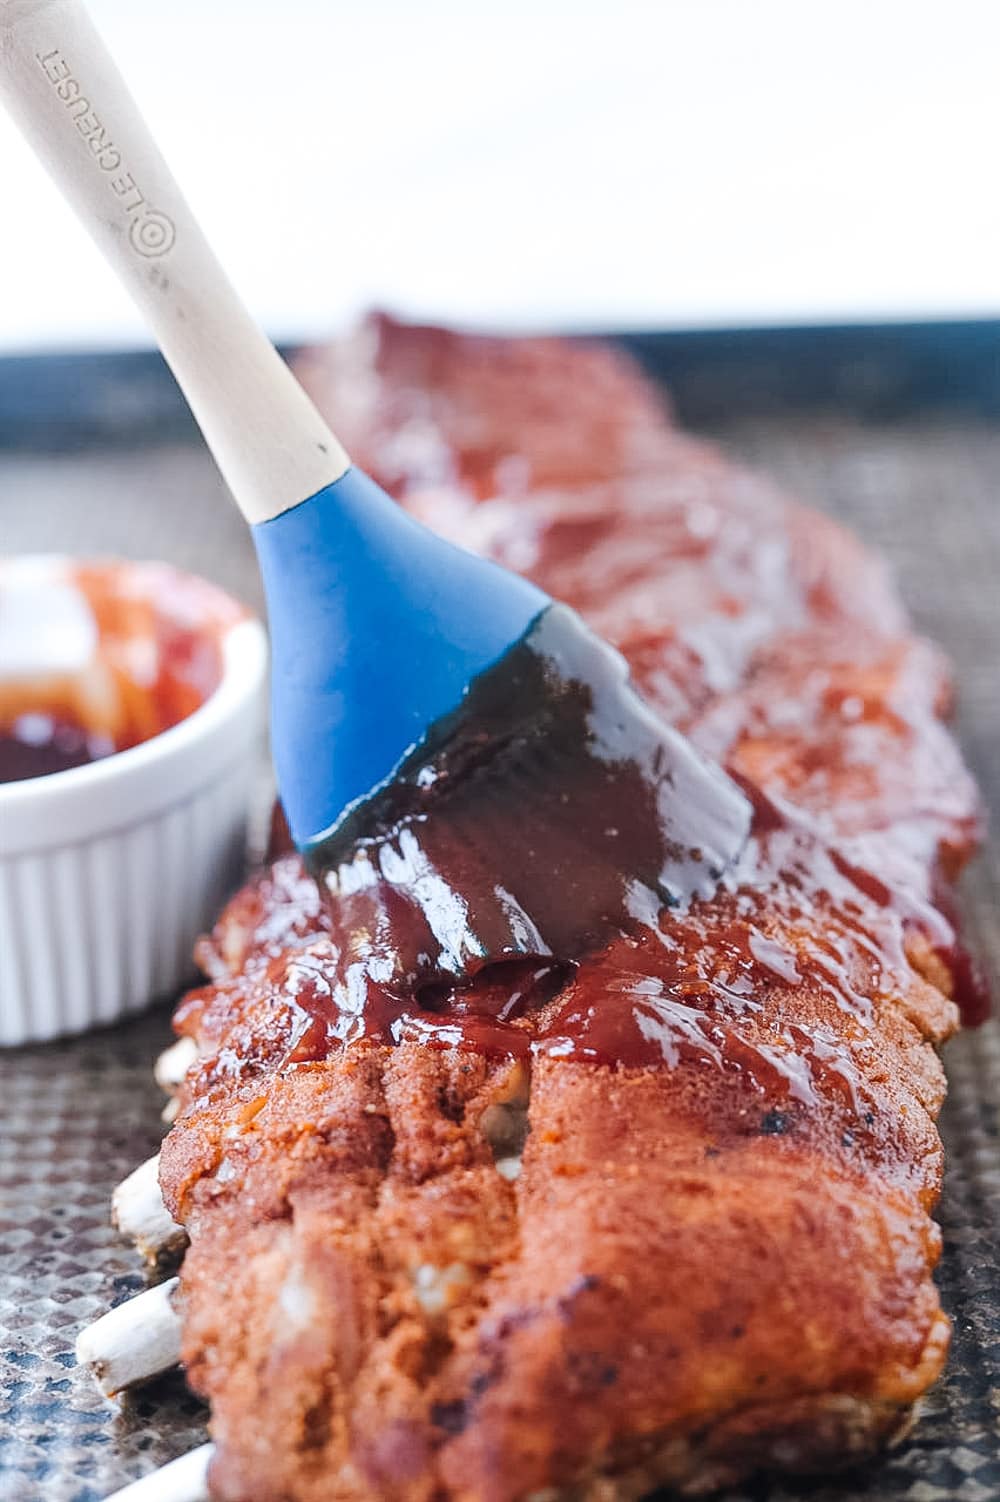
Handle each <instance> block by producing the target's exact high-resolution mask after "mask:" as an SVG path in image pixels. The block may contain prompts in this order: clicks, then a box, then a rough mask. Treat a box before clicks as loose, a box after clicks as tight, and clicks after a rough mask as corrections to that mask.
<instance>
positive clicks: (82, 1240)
mask: <svg viewBox="0 0 1000 1502" xmlns="http://www.w3.org/2000/svg"><path fill="white" fill-rule="evenodd" d="M707 431H709V432H710V433H711V434H712V435H713V436H715V437H717V438H719V439H720V440H721V441H722V442H723V443H725V444H726V446H727V447H729V448H730V449H731V450H732V451H733V452H734V453H736V454H740V455H744V456H747V457H749V458H750V459H751V460H752V461H753V462H754V463H756V464H758V465H759V466H760V467H762V468H765V469H768V470H769V471H770V472H772V473H773V474H775V475H776V476H778V477H779V478H781V479H784V480H786V481H787V482H788V483H789V485H790V487H791V488H792V489H794V490H795V491H797V492H798V494H800V495H801V496H802V497H803V498H804V499H807V500H812V501H813V502H814V503H815V504H817V505H819V506H821V507H822V508H823V509H825V510H827V511H829V512H831V513H832V514H834V515H836V516H839V517H841V518H842V519H843V520H845V521H847V522H849V523H850V524H851V525H853V526H854V527H855V528H856V529H857V530H858V531H859V532H860V533H861V534H862V535H863V536H864V537H865V538H866V539H868V540H869V541H870V542H872V543H873V544H875V545H876V546H878V547H880V548H881V549H882V550H883V551H884V552H885V553H886V554H887V555H888V556H889V557H890V558H891V559H892V561H893V562H894V564H895V566H896V569H897V572H898V574H899V577H900V582H901V584H902V588H903V593H904V595H905V597H906V599H907V601H908V603H909V605H910V608H911V610H912V612H913V614H914V616H915V618H916V620H917V622H918V625H919V626H920V628H921V629H923V630H925V631H926V632H927V633H928V634H930V635H933V636H934V637H935V638H936V639H937V640H939V641H940V642H941V643H942V644H943V645H944V646H945V647H946V649H947V650H948V651H949V653H950V654H951V656H952V658H953V659H954V661H955V663H956V665H957V670H958V678H959V684H960V693H961V697H960V714H959V734H960V738H961V740H962V744H963V747H964V749H965V752H966V755H967V757H968V759H969V761H970V763H971V764H972V767H973V770H974V771H975V773H976V775H977V777H978V779H979V781H980V785H981V786H982V788H983V792H984V796H985V799H986V802H987V805H988V806H990V805H992V807H993V808H995V809H1000V751H998V747H1000V665H998V664H1000V588H998V586H997V579H998V577H1000V428H998V427H997V426H996V425H994V424H991V423H990V422H989V421H987V420H984V419H982V418H977V417H976V416H974V415H968V416H965V417H963V416H960V415H959V416H955V415H951V416H947V417H942V416H941V415H940V414H939V415H937V416H927V415H924V414H921V413H919V412H917V413H912V414H911V415H910V416H908V417H907V418H906V419H905V420H897V421H894V422H892V423H885V422H879V423H873V422H871V421H860V420H859V421H854V420H852V421H844V420H837V419H833V418H831V417H830V416H829V415H826V414H824V413H821V412H818V411H817V412H816V413H814V414H809V413H803V412H801V411H800V412H797V413H796V415H795V416H794V417H793V418H791V417H790V418H784V419H783V418H781V417H774V418H767V419H766V420H762V419H760V418H755V419H754V420H752V421H740V420H738V419H734V420H732V421H728V422H721V421H719V420H715V421H714V422H713V423H712V424H711V425H710V426H709V427H708V429H707ZM0 504H2V511H3V524H4V547H5V549H9V550H11V551H28V550H46V551H54V550H58V551H66V552H89V553H95V552H101V551H114V552H119V553H125V554H128V555H130V556H137V557H138V556H151V555H155V556H161V557H166V558H170V559H172V560H173V561H174V562H176V563H178V564H180V565H181V566H187V567H194V568H197V569H200V571H201V572H203V573H205V574H207V575H209V576H210V577H213V578H215V579H217V580H218V581H219V582H220V583H222V584H223V585H225V586H226V587H228V588H230V589H233V590H234V591H235V592H236V593H238V594H241V595H242V596H243V597H244V598H245V599H247V600H249V601H250V602H251V603H257V600H258V594H257V583H256V574H255V567H254V562H253V555H252V550H251V548H250V544H249V541H248V539H247V537H246V534H245V531H244V529H243V527H242V524H241V523H240V522H239V520H238V518H237V516H236V514H235V510H234V509H233V508H232V507H228V506H227V504H226V502H225V500H224V498H223V497H222V495H221V486H220V483H219V481H218V478H217V476H216V475H215V472H214V470H213V468H212V466H211V464H210V462H209V461H208V459H207V458H206V457H205V456H204V454H203V453H202V452H201V451H200V450H199V449H197V448H196V447H194V446H192V445H191V444H190V443H188V442H186V441H184V440H183V438H181V437H177V438H175V439H173V440H172V441H171V442H170V443H168V444H165V445H156V444H153V445H144V446H143V447H142V448H129V447H123V446H122V445H121V444H120V443H119V444H116V445H112V446H110V447H103V446H101V447H98V448H85V449H82V450H80V451H78V452H76V453H73V454H72V455H68V454H63V455H60V456H54V455H50V454H45V453H41V452H37V451H35V452H24V451H22V452H18V453H14V452H10V451H8V452H4V451H2V450H0ZM998 833H1000V831H996V830H995V831H994V835H993V838H992V841H991V843H990V844H989V846H988V848H987V850H986V852H985V853H984V855H983V857H982V858H981V860H980V861H979V863H978V864H977V866H976V868H975V869H974V871H973V872H972V873H971V874H970V878H969V880H968V881H967V882H966V887H965V904H964V905H965V911H966V914H967V926H968V930H969V934H970V938H971V940H972V943H973V945H974V947H975V948H976V949H977V950H978V952H979V954H980V955H981V956H982V957H983V960H984V962H985V967H986V969H987V972H988V973H989V974H990V978H991V981H992V984H993V988H994V994H995V995H997V994H1000V839H998V837H997V836H998ZM169 1010H170V1009H169V1004H164V1005H161V1006H160V1007H158V1008H157V1009H155V1010H153V1011H152V1012H150V1013H149V1014H147V1015H146V1016H144V1017H142V1018H140V1019H138V1020H136V1021H131V1022H129V1023H127V1024H125V1025H122V1026H118V1027H116V1028H115V1029H114V1030H109V1031H107V1032H104V1033H94V1034H91V1035H90V1036H88V1037H86V1038H84V1039H81V1040H77V1041H71V1042H68V1043H59V1044H54V1045H49V1046H47V1047H41V1048H31V1049H25V1050H21V1051H17V1052H9V1053H6V1054H0V1497H2V1498H3V1502H34V1499H36V1498H37V1499H44V1502H96V1499H98V1498H101V1497H103V1496H104V1495H105V1494H106V1493H107V1492H109V1491H112V1490H114V1489H115V1488H116V1487H119V1486H121V1485H123V1484H125V1483H126V1482H127V1481H129V1480H132V1479H134V1478H135V1477H137V1476H139V1475H140V1474H142V1473H143V1472H145V1471H148V1470H151V1469H153V1468H154V1467H155V1466H157V1465H160V1464H162V1463H163V1462H164V1461H166V1460H169V1459H171V1458H172V1457H174V1456H175V1455H178V1454H180V1453H182V1452H183V1451H185V1450H187V1449H189V1448H191V1447H192V1446H193V1445H195V1444H197V1443H199V1442H200V1441H201V1440H202V1439H203V1438H204V1412H203V1409H202V1408H201V1406H200V1405H199V1404H198V1403H197V1401H196V1400H195V1399H193V1398H192V1397H191V1396H190V1395H189V1394H187V1393H186V1391H185V1389H184V1387H183V1383H182V1382H181V1381H180V1379H179V1378H177V1377H172V1378H168V1379H164V1380H162V1381H160V1382H157V1383H156V1384H152V1385H150V1386H148V1387H147V1388H145V1389H143V1390H142V1392H141V1393H140V1394H138V1395H137V1396H135V1397H133V1398H132V1399H130V1400H129V1401H128V1402H126V1403H125V1404H124V1405H123V1406H122V1407H121V1408H118V1407H117V1406H116V1405H113V1404H110V1403H107V1402H105V1401H104V1400H103V1399H102V1398H101V1397H100V1396H99V1394H98V1392H97V1390H96V1387H95V1386H94V1385H93V1383H92V1381H91V1380H90V1378H89V1377H86V1376H84V1375H83V1374H80V1373H77V1372H76V1371H75V1370H74V1366H73V1354H72V1352H73V1342H74V1339H75V1336H76V1334H77V1331H78V1330H79V1329H80V1327H81V1326H82V1325H83V1324H85V1323H87V1322H88V1321H89V1320H91V1319H94V1318H95V1317H96V1316H97V1315H99V1314H101V1313H102V1312H103V1311H104V1310H105V1309H106V1308H108V1307H109V1306H110V1305H111V1304H114V1303H117V1302H119V1301H121V1300H122V1299H124V1298H127V1297H128V1296H129V1295H131V1294H132V1293H134V1292H136V1291H137V1290H138V1289H139V1288H140V1287H142V1285H143V1278H142V1274H141V1269H140V1265H139V1261H138V1258H137V1257H136V1256H135V1254H134V1253H132V1252H131V1251H130V1250H129V1249H128V1248H127V1247H126V1246H125V1245H124V1244H123V1243H121V1242H120V1241H119V1239H118V1238H117V1236H116V1235H115V1234H114V1233H113V1232H112V1231H111V1229H110V1227H109V1225H108V1201H109V1197H110V1193H111V1190H112V1188H113V1186H114V1185H115V1184H116V1183H117V1182H118V1181H119V1180H120V1179H121V1178H122V1177H123V1176H124V1175H125V1174H126V1173H127V1172H128V1171H129V1170H130V1169H132V1168H133V1167H134V1166H135V1165H136V1164H137V1163H138V1162H139V1161H141V1160H142V1159H143V1158H146V1157H148V1156H149V1155H150V1154H151V1153H152V1152H154V1151H155V1150H156V1147H157V1144H158V1141H159V1138H160V1135H161V1133H162V1130H163V1128H162V1125H161V1124H160V1122H159V1119H158V1113H159V1109H160V1106H161V1104H162V1097H161V1096H160V1094H159V1092H158V1090H157V1089H156V1087H155V1086H154V1084H153V1082H152V1076H151V1072H150V1071H151V1065H152V1060H153V1058H154V1056H155V1055H156V1053H158V1052H159V1051H160V1049H161V1048H162V1047H163V1046H164V1045H165V1044H166V1043H167V1042H168V1041H169V1023H168V1019H169ZM946 1062H947V1065H948V1072H949V1076H950V1080H951V1094H950V1097H949V1101H948V1104H947V1106H946V1108H945V1112H944V1115H943V1118H942V1131H943V1134H944V1138H945V1143H946V1148H947V1155H948V1170H947V1177H946V1185H945V1193H944V1198H943V1201H942V1204H941V1207H940V1214H939V1218H940V1221H941V1224H942V1228H943V1231H944V1255H943V1258H942V1262H941V1267H940V1271H939V1282H940V1285H941V1290H942V1295H943V1298H944V1302H945V1306H946V1308H947V1309H948V1311H949V1313H950V1314H951V1316H952V1319H953V1321H954V1324H955V1335H954V1344H953V1350H952V1357H951V1361H950V1364H949V1367H948V1371H947V1374H946V1376H945V1378H944V1379H943V1381H942V1382H941V1383H939V1384H938V1386H937V1387H936V1388H935V1389H934V1390H933V1391H932V1393H931V1394H930V1395H929V1397H928V1398H927V1399H926V1401H925V1404H924V1407H923V1412H922V1415H921V1418H920V1420H919V1422H918V1423H917V1425H916V1426H915V1427H914V1429H913V1430H912V1432H911V1434H910V1435H909V1436H908V1438H907V1439H906V1440H905V1441H904V1442H903V1443H902V1444H901V1445H900V1446H899V1447H898V1448H897V1449H896V1450H894V1451H893V1452H892V1453H891V1454H890V1455H888V1456H887V1457H886V1458H885V1459H884V1460H883V1461H882V1462H881V1463H880V1464H878V1465H873V1466H869V1467H867V1468H865V1469H864V1470H863V1471H861V1472H859V1473H855V1474H852V1475H848V1476H845V1477H843V1478H841V1479H839V1480H836V1481H831V1480H829V1479H824V1480H820V1481H814V1482H808V1483H802V1484H796V1485H791V1484H782V1485H779V1486H770V1487H769V1486H768V1485H767V1484H766V1483H761V1484H759V1485H755V1486H754V1487H752V1488H750V1489H749V1490H748V1491H746V1492H740V1493H732V1494H730V1495H729V1498H728V1499H727V1502H749V1499H751V1498H752V1499H753V1502H763V1499H765V1498H766V1499H767V1502H794V1499H800V1498H803V1499H804V1498H809V1499H811V1502H860V1499H862V1498H864V1499H884V1502H896V1499H899V1502H902V1499H906V1502H946V1499H947V1502H952V1499H955V1502H994V1499H996V1498H997V1497H1000V1025H998V1023H997V1022H995V1021H994V1022H991V1023H990V1024H988V1025H987V1026H986V1027H984V1028H982V1029H980V1030H978V1031H977V1032H975V1033H969V1034H966V1035H964V1036H962V1037H960V1038H958V1039H957V1040H956V1041H955V1042H953V1043H952V1044H951V1045H949V1048H948V1050H947V1054H946Z"/></svg>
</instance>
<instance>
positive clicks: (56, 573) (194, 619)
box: [0, 560, 242, 782]
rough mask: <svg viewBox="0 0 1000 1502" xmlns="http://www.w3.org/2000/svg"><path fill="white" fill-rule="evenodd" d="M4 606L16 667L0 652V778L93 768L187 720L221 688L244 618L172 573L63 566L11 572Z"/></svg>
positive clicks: (195, 582)
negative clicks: (225, 655) (231, 635)
mask: <svg viewBox="0 0 1000 1502" xmlns="http://www.w3.org/2000/svg"><path fill="white" fill-rule="evenodd" d="M15 594H16V596H17V598H16V599H15ZM50 605H51V606H52V608H53V610H54V611H55V612H56V613H57V614H58V615H59V616H60V618H61V619H60V623H59V625H56V626H54V623H53V621H52V619H51V616H50V614H49V613H48V607H49V606H50ZM67 605H70V607H71V608H69V609H67ZM4 607H6V608H7V610H8V613H9V614H10V615H16V617H17V622H16V626H17V629H16V631H14V630H12V631H11V632H10V633H9V635H10V639H9V640H8V639H7V638H5V639H4V640H5V643H6V645H7V646H8V649H9V651H10V652H11V654H12V655H11V660H10V661H8V660H6V657H5V655H4V653H3V652H0V782H19V781H25V780H28V779H31V778H35V777H46V776H50V775H51V774H53V773H57V772H62V771H69V770H71V769H72V768H75V767H82V766H87V765H89V764H90V763H91V762H94V761H99V760H101V759H103V758H104V757H107V756H110V755H112V754H113V753H114V752H116V751H124V750H127V749H128V748H129V747H132V746H136V745H139V744H141V743H142V742H143V741H146V740H149V739H150V738H151V737H152V736H155V735H159V734H160V733H161V732H162V731H164V730H167V729H169V728H170V726H172V725H176V724H178V723H179V722H180V721H181V720H184V719H186V718H187V717H188V715H190V714H192V713H193V712H194V711H195V710H196V709H197V708H198V707H199V706H200V705H201V704H203V703H204V702H205V700H206V699H208V698H209V697H210V695H211V694H212V693H213V692H214V690H215V689H216V688H217V686H218V684H219V682H220V680H221V677H222V648H221V641H222V636H223V633H224V631H225V630H226V629H227V628H228V627H229V626H230V625H232V624H233V623H234V622H235V621H236V620H238V619H239V617H240V615H241V613H242V612H241V610H240V607H238V606H236V605H235V603H234V602H232V601H230V600H229V599H228V597H227V596H225V595H223V594H222V593H221V592H220V591H219V590H216V589H215V588H214V587H213V586H212V585H210V584H208V583H206V582H205V581H203V580H201V579H197V578H194V577H192V576H190V575H186V574H181V573H179V572H177V571H176V570H174V569H171V568H168V567H167V566H165V565H160V564H133V563H108V564H78V565H77V564H64V563H61V562H58V561H53V562H52V563H51V564H49V566H48V567H47V568H42V569H33V570H32V572H31V573H30V574H28V575H26V577H24V578H19V577H18V562H17V560H13V561H12V563H11V564H9V565H7V566H6V567H5V568H4V570H3V571H0V609H3V608H4ZM46 633H48V636H46ZM39 640H46V641H47V642H48V645H47V646H46V647H45V648H44V649H43V650H40V651H34V652H33V647H34V646H35V644H36V643H37V642H38V641H39ZM22 654H24V655H22ZM25 660H26V661H27V664H28V665H27V667H26V666H25Z"/></svg>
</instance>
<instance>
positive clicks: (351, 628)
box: [253, 467, 551, 851]
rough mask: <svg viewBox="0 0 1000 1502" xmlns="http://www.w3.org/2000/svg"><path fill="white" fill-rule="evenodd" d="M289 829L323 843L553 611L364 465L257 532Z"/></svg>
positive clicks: (536, 592) (298, 837) (301, 840)
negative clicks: (451, 538) (423, 520)
mask: <svg viewBox="0 0 1000 1502" xmlns="http://www.w3.org/2000/svg"><path fill="white" fill-rule="evenodd" d="M253 537H254V542H255V544H256V547H257V556H258V558H259V561H260V568H261V574H262V576H263V580H264V589H265V593H266V596H267V611H268V618H269V622H270V628H271V650H272V661H273V666H272V688H271V704H272V713H271V720H272V748H273V754H274V762H275V767H276V769H277V774H278V784H279V788H280V791H281V799H282V803H283V804H284V808H285V814H286V816H287V818H288V823H289V828H290V829H291V832H292V837H293V839H294V840H295V843H296V844H297V845H298V847H299V848H300V849H301V850H306V851H308V850H310V849H314V848H316V847H317V846H318V845H319V844H321V843H322V842H323V841H324V840H325V839H326V838H328V837H329V835H330V834H331V832H332V831H333V830H334V829H336V827H337V826H338V825H339V824H340V823H341V822H342V820H343V819H344V818H345V816H346V815H347V814H348V812H349V811H350V810H351V809H352V808H354V806H355V805H356V804H357V803H358V801H359V800H361V799H364V798H367V797H369V796H370V795H371V793H372V791H373V789H375V788H377V787H379V786H380V785H381V784H382V783H384V782H385V781H386V780H387V779H390V778H391V777H392V775H393V772H394V771H395V769H396V768H397V767H398V766H399V765H400V763H401V762H402V761H403V760H404V758H405V757H406V756H407V754H408V753H409V752H411V751H412V750H413V748H414V747H415V746H417V745H419V744H420V742H421V741H422V740H423V739H424V737H425V736H426V735H427V732H428V730H429V729H430V727H431V726H432V725H434V724H435V723H436V722H438V721H439V720H441V719H442V717H443V716H445V715H447V714H449V713H451V712H452V711H453V710H454V709H455V708H456V706H457V705H458V704H459V703H460V702H461V701H462V699H463V697H464V695H465V692H466V689H467V688H468V685H469V683H470V682H471V681H472V679H473V678H475V677H476V676H477V675H478V674H480V673H482V672H483V671H485V670H486V669H487V668H489V667H491V666H492V665H493V664H494V663H496V662H497V661H498V660H499V659H500V658H501V657H502V656H503V654H504V653H505V652H506V651H507V650H508V649H509V648H510V647H511V646H513V645H514V643H515V642H517V641H518V640H519V639H520V638H521V637H523V636H524V634H525V632H526V631H527V630H528V629H529V628H530V626H531V624H532V622H533V621H534V620H535V619H536V618H537V617H538V616H539V615H540V614H541V613H542V611H544V610H545V609H546V608H547V606H548V605H549V604H550V603H551V601H550V600H549V597H548V596H547V595H546V594H544V593H543V592H542V591H541V590H540V589H537V588H536V587H535V586H534V585H533V584H529V583H528V581H527V580H525V579H521V578H518V577H517V576H516V575H515V574H511V573H508V572H507V570H505V569H502V568H499V567H498V566H497V565H496V564H493V563H489V562H488V561H487V560H486V559H483V558H477V557H475V556H474V555H473V554H471V553H467V552H464V551H463V550H462V549H461V548H457V547H455V546H453V545H452V544H451V543H448V542H445V541H444V540H443V539H442V538H440V537H436V536H435V535H434V533H432V532H430V531H429V530H428V529H427V528H426V527H424V526H421V525H420V523H419V522H417V521H414V520H413V518H412V517H410V516H408V515H407V514H406V512H404V511H403V510H402V509H401V508H400V507H399V506H397V505H396V503H395V502H394V501H392V500H391V499H390V498H389V496H387V495H386V493H385V492H384V491H383V490H382V489H381V488H380V487H379V486H378V485H376V484H375V482H374V481H373V480H371V479H369V477H368V476H367V475H366V474H364V473H363V471H361V470H359V469H356V468H353V467H352V468H351V469H349V470H348V471H347V473H346V474H344V475H343V476H342V477H341V478H340V479H339V480H337V481H336V482H335V483H334V484H332V485H328V486H327V487H326V488H325V489H324V490H321V491H319V493H318V494H317V495H314V496H312V497H310V499H309V500H307V501H303V502H302V503H301V504H300V505H298V506H293V507H292V508H291V509H290V510H288V511H283V512H282V513H281V514H280V515H279V516H276V517H274V518H273V519H272V520H270V521H266V522H261V523H259V524H258V525H257V526H255V527H254V528H253Z"/></svg>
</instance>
